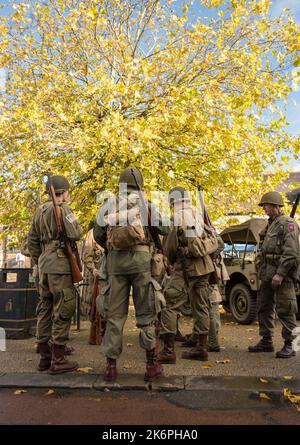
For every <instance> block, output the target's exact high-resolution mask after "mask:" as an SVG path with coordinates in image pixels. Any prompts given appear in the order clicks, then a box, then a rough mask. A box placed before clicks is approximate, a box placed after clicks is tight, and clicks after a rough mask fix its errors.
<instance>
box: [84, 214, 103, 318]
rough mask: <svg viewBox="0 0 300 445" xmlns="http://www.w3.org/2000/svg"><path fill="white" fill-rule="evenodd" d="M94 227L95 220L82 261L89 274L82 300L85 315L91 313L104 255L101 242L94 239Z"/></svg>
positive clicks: (86, 273)
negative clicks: (96, 282)
mask: <svg viewBox="0 0 300 445" xmlns="http://www.w3.org/2000/svg"><path fill="white" fill-rule="evenodd" d="M93 228H94V221H93V225H91V228H90V230H89V231H88V233H87V235H86V239H85V242H84V245H83V249H82V255H81V259H82V262H83V264H84V266H85V275H86V276H87V281H88V288H87V289H86V292H85V295H84V299H83V301H82V302H83V303H85V306H84V307H83V304H82V305H81V306H82V310H83V311H84V315H89V314H90V311H91V306H92V293H93V286H94V281H95V278H96V279H98V278H99V275H100V272H99V267H100V260H101V257H102V256H103V255H104V249H103V248H102V247H101V246H99V244H97V243H96V241H95V240H94V235H93Z"/></svg>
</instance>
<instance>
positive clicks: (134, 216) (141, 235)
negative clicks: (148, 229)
mask: <svg viewBox="0 0 300 445" xmlns="http://www.w3.org/2000/svg"><path fill="white" fill-rule="evenodd" d="M139 201H140V197H139V195H138V194H137V193H134V192H132V193H130V194H129V195H128V196H127V197H123V198H122V199H120V200H119V201H118V202H117V206H116V210H115V212H112V213H110V214H109V215H108V217H107V223H108V229H107V242H108V246H111V247H112V248H113V249H117V250H128V249H132V248H133V247H134V246H136V245H138V244H145V242H146V234H145V229H144V227H143V224H142V218H141V212H140V205H139Z"/></svg>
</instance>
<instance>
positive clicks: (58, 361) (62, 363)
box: [49, 344, 78, 374]
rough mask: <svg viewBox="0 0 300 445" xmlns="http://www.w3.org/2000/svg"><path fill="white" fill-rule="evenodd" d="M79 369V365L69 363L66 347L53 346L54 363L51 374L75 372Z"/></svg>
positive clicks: (52, 363) (52, 362)
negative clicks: (66, 356)
mask: <svg viewBox="0 0 300 445" xmlns="http://www.w3.org/2000/svg"><path fill="white" fill-rule="evenodd" d="M77 368H78V363H76V362H69V361H68V360H66V358H65V346H64V345H55V344H53V345H52V361H51V366H50V370H49V373H50V374H62V373H63V372H71V371H75V370H76V369H77Z"/></svg>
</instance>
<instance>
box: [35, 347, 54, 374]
mask: <svg viewBox="0 0 300 445" xmlns="http://www.w3.org/2000/svg"><path fill="white" fill-rule="evenodd" d="M38 346H39V353H40V355H41V358H40V362H39V365H38V370H39V371H46V370H47V369H49V368H50V366H51V349H50V346H49V345H48V342H46V343H39V344H38Z"/></svg>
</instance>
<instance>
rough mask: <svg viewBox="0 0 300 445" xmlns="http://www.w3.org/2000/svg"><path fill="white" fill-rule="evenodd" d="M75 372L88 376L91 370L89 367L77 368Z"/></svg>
mask: <svg viewBox="0 0 300 445" xmlns="http://www.w3.org/2000/svg"><path fill="white" fill-rule="evenodd" d="M76 371H77V372H84V373H85V374H88V373H89V372H90V371H93V368H89V367H86V368H77V369H76Z"/></svg>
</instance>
